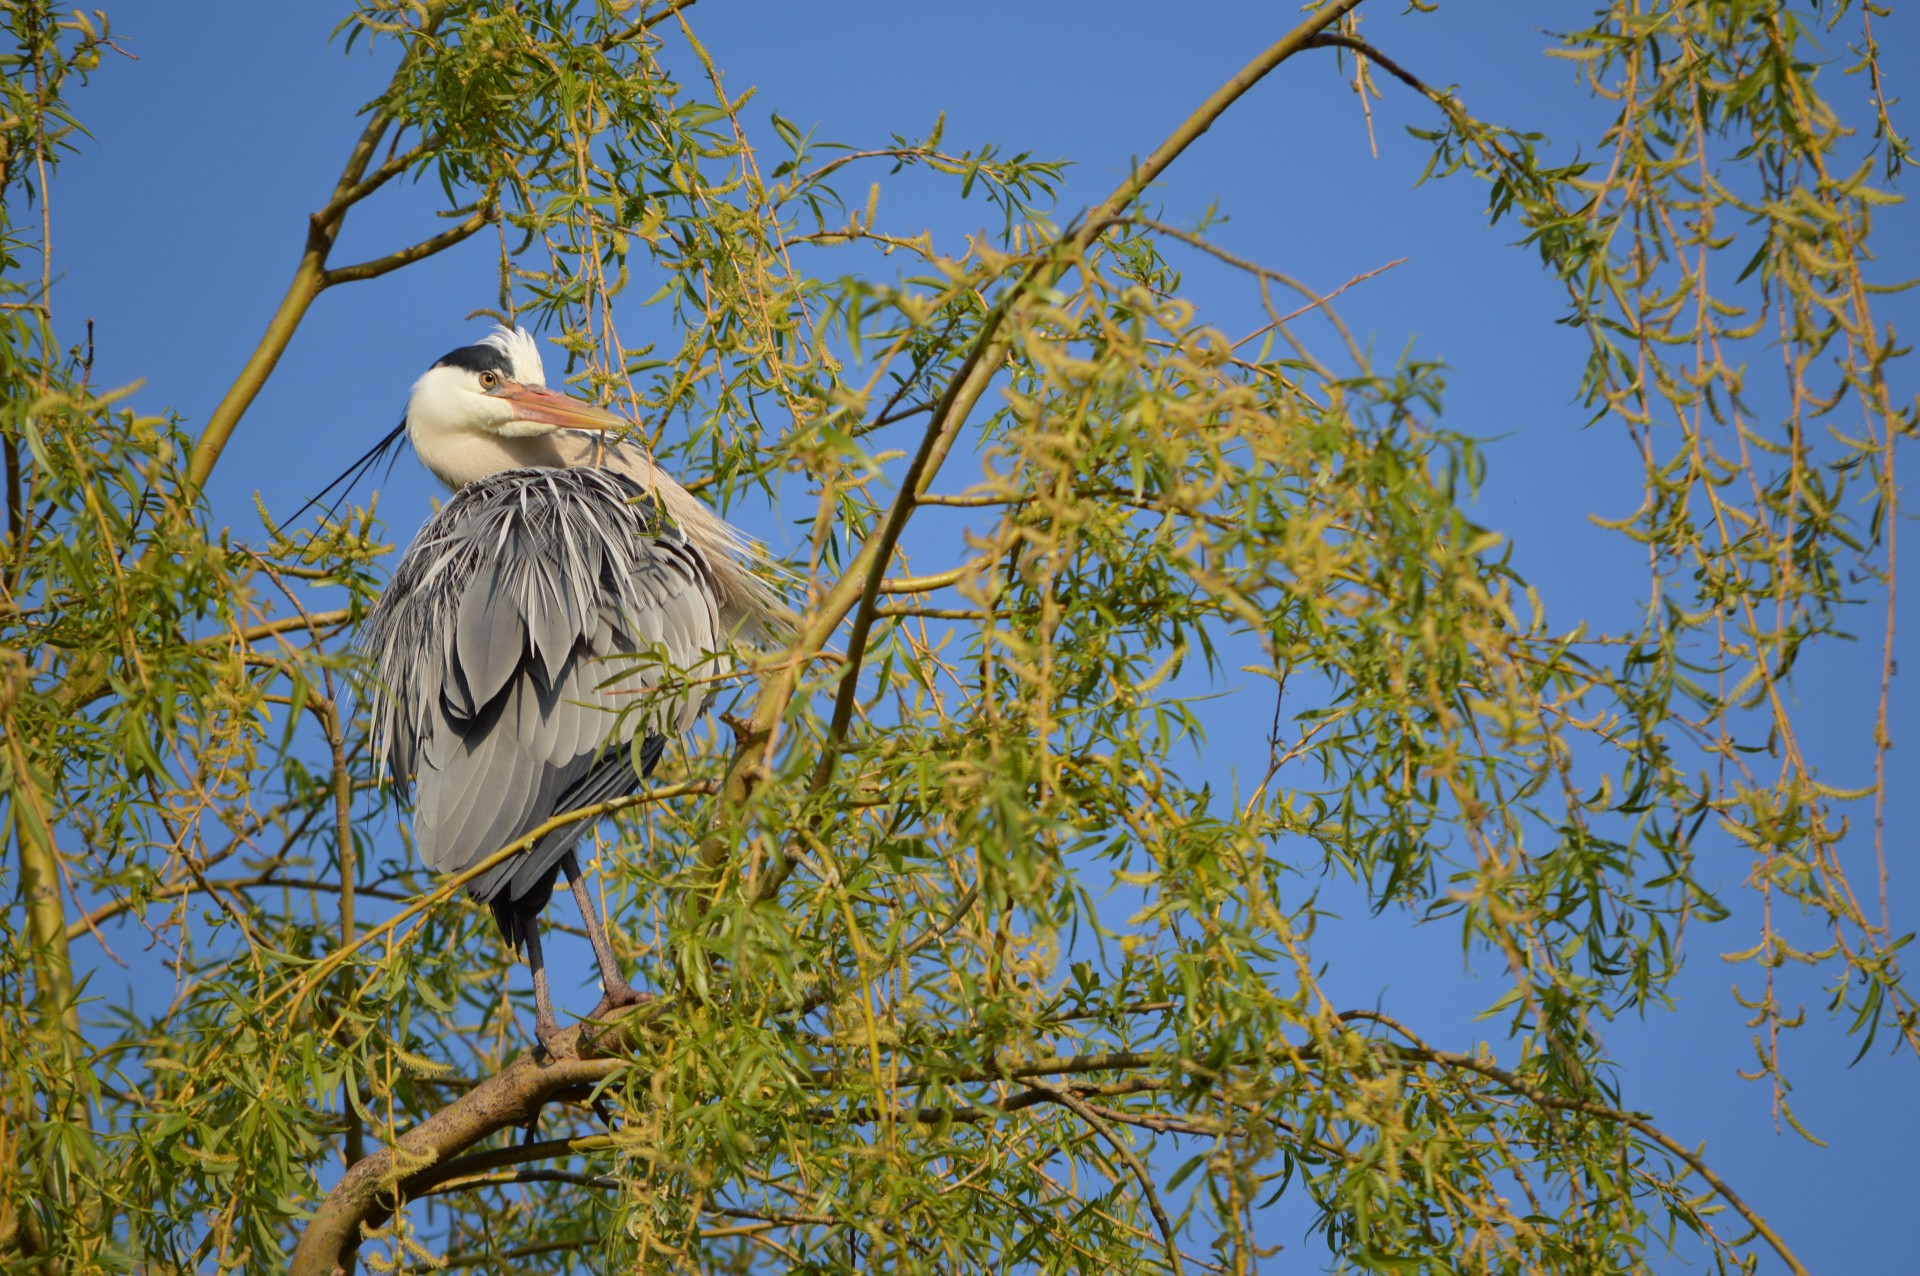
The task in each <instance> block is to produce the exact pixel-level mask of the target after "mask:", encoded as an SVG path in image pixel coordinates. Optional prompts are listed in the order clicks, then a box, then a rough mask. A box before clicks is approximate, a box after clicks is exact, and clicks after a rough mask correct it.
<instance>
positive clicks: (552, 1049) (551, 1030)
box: [533, 1015, 560, 1061]
mask: <svg viewBox="0 0 1920 1276" xmlns="http://www.w3.org/2000/svg"><path fill="white" fill-rule="evenodd" d="M533 1036H534V1040H535V1041H536V1042H537V1043H538V1044H539V1047H540V1053H541V1054H543V1055H545V1056H546V1057H547V1059H548V1060H549V1061H552V1060H554V1059H558V1058H559V1057H560V1051H559V1050H558V1049H557V1047H558V1046H559V1044H560V1025H559V1024H558V1023H556V1022H555V1021H554V1020H553V1018H552V1017H551V1016H544V1015H543V1016H541V1017H540V1018H538V1019H535V1020H534V1024H533Z"/></svg>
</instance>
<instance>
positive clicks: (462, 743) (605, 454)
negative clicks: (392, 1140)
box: [360, 325, 782, 1054]
mask: <svg viewBox="0 0 1920 1276" xmlns="http://www.w3.org/2000/svg"><path fill="white" fill-rule="evenodd" d="M628 427H629V423H628V422H627V421H626V420H624V419H623V418H621V417H619V416H617V415H615V414H614V413H612V412H610V411H607V410H606V409H604V408H601V407H598V406H595V405H593V404H590V403H586V402H583V401H581V400H579V399H575V398H572V397H570V396H568V395H565V394H561V393H558V392H556V391H554V390H550V389H548V388H547V386H546V375H545V372H544V369H543V367H542V364H541V359H540V349H539V346H538V344H537V343H536V342H535V340H534V338H533V336H532V334H530V333H528V332H527V331H526V329H524V328H520V327H512V328H509V327H506V326H504V325H503V326H501V327H498V328H496V329H495V330H494V331H492V332H490V333H489V334H487V335H486V336H485V337H483V338H481V339H480V340H479V341H478V342H476V343H474V344H472V345H467V346H461V347H459V348H458V349H456V350H453V351H451V352H450V353H448V354H447V355H445V356H443V357H442V358H441V359H439V360H438V361H437V362H435V363H434V364H433V366H432V367H430V368H428V369H427V371H426V373H425V374H424V375H422V376H421V377H420V378H419V380H417V381H415V382H414V384H413V388H412V390H411V392H410V394H409V396H408V399H407V409H406V416H405V418H404V420H403V421H402V422H401V428H402V429H404V431H405V434H406V437H407V438H408V440H409V441H410V442H411V443H412V445H413V450H414V453H415V454H416V455H417V456H418V458H419V459H420V461H421V462H422V463H423V464H424V465H425V467H426V469H427V470H428V471H429V472H430V473H432V474H433V475H434V476H435V477H436V478H438V479H439V480H440V481H441V482H442V483H444V484H445V485H446V486H447V487H449V488H451V489H452V490H453V495H452V497H451V498H450V499H448V500H447V501H446V503H445V504H444V505H442V506H441V508H440V509H439V511H438V512H437V513H435V514H434V515H433V516H432V517H431V518H430V519H429V520H428V521H427V523H426V525H425V526H424V527H422V528H421V530H420V532H419V534H418V535H417V536H416V537H415V538H414V540H413V543H412V544H411V545H410V546H409V547H408V549H407V551H406V553H405V554H404V555H403V556H402V558H401V561H400V564H399V566H398V567H396V568H395V570H394V573H393V576H392V578H391V580H390V581H389V582H388V584H387V587H386V589H385V590H383V591H382V593H381V595H380V597H379V599H378V600H377V601H376V602H375V604H374V606H373V607H372V608H371V609H370V610H369V612H368V615H367V618H366V621H365V623H364V625H363V626H362V632H361V638H360V644H361V646H362V648H363V650H364V652H365V654H366V656H367V664H368V666H369V668H370V672H371V677H372V679H373V684H374V685H373V688H372V690H371V692H370V695H369V698H370V700H371V704H370V707H369V716H370V719H371V724H370V726H371V731H370V742H371V751H372V755H373V761H374V765H375V768H376V770H377V772H379V773H381V774H383V775H384V777H385V778H386V780H387V782H388V783H389V785H390V786H391V787H392V788H393V789H394V791H395V792H396V793H397V794H398V795H399V797H400V798H401V799H402V800H403V801H405V800H408V799H411V802H412V805H413V839H414V845H415V847H416V849H417V851H418V853H419V855H420V858H421V859H422V860H423V861H424V862H425V863H426V865H427V866H428V867H429V868H431V869H433V870H435V871H437V872H440V873H459V872H462V871H464V870H467V869H469V868H471V867H473V866H474V865H476V864H478V863H480V862H481V861H482V860H483V859H485V858H486V857H488V856H490V855H492V854H493V853H494V852H496V851H498V850H499V849H501V848H502V847H505V846H508V845H509V844H511V843H514V842H515V841H521V842H523V845H521V846H520V847H519V848H518V849H517V850H516V851H515V852H514V853H513V854H512V855H511V856H509V857H507V858H506V859H504V860H502V861H501V862H500V863H499V864H497V865H495V866H493V867H491V868H489V869H487V870H486V871H484V872H482V873H481V874H479V875H478V876H477V877H475V878H474V879H473V880H472V881H471V882H469V883H468V884H467V890H468V892H469V894H471V895H472V896H473V897H474V898H475V899H478V900H480V901H482V902H484V903H486V904H487V905H488V906H489V907H490V908H491V909H492V912H493V918H494V921H495V923H496V924H497V926H498V928H499V930H500V933H501V936H502V938H503V939H504V940H505V941H506V943H507V945H508V948H509V951H510V952H511V953H513V954H515V955H518V954H520V953H522V952H524V954H525V956H526V961H527V965H528V966H529V967H530V969H531V971H532V974H533V990H534V1025H535V1026H534V1031H535V1036H536V1037H537V1039H538V1041H539V1043H540V1045H541V1047H542V1048H543V1049H545V1050H546V1051H547V1052H548V1053H549V1054H552V1053H553V1052H554V1049H555V1046H556V1044H557V1043H556V1037H557V1034H558V1033H559V1031H560V1029H559V1025H558V1021H557V1020H556V1019H555V1016H554V1013H553V1005H552V998H551V995H550V993H549V990H548V985H547V974H546V965H545V962H544V960H543V958H542V954H541V945H540V917H541V914H542V912H543V911H544V909H545V908H546V905H547V903H548V901H549V899H550V898H551V896H552V894H553V887H554V881H555V879H556V877H558V876H560V875H562V874H564V875H565V876H566V878H567V882H568V885H569V887H570V888H571V890H572V892H573V895H574V898H575V899H576V900H577V901H578V903H579V906H580V912H581V915H582V917H583V919H584V921H585V923H586V930H587V938H588V940H589V941H590V942H591V943H592V945H593V951H594V957H595V959H596V961H597V962H598V964H599V968H600V980H601V988H602V995H601V998H600V1001H599V1004H597V1005H596V1006H595V1007H594V1009H593V1010H592V1011H591V1012H590V1013H589V1015H588V1016H587V1017H588V1018H589V1019H598V1018H600V1017H602V1016H604V1015H606V1014H607V1013H609V1012H611V1011H612V1010H615V1009H617V1008H619V1007H622V1006H628V1005H634V1004H637V1003H639V1002H641V1001H644V1000H646V998H645V997H644V996H643V995H642V994H641V993H639V992H637V991H636V990H635V989H634V988H633V986H632V985H631V984H630V983H628V982H627V980H626V978H625V977H624V976H623V975H622V973H621V971H620V966H619V963H618V962H617V961H616V960H615V959H614V956H613V952H612V950H611V948H610V947H609V945H608V942H607V937H606V931H605V928H604V927H603V926H602V925H601V921H600V917H599V915H598V913H597V911H596V910H595V908H594V906H593V902H592V900H591V899H590V898H589V896H588V894H587V890H586V886H585V883H584V882H583V880H582V878H581V871H580V862H579V857H578V855H577V853H576V851H575V844H576V843H577V842H578V841H579V840H580V838H581V837H582V836H583V835H584V833H585V832H586V831H587V829H588V828H589V827H591V825H592V823H593V821H592V820H591V819H583V820H581V821H578V822H575V823H572V824H568V825H564V826H562V827H560V828H557V829H555V830H553V831H550V832H546V833H543V834H541V835H539V836H538V837H532V836H531V835H532V833H533V830H535V829H537V828H539V827H540V826H541V825H542V824H545V823H546V822H548V821H549V820H551V819H552V818H554V817H555V816H559V815H562V814H564V813H566V812H569V811H575V810H579V809H581V808H583V807H587V806H591V805H593V804H595V803H601V802H605V801H607V800H609V799H613V798H618V797H621V796H624V795H627V794H630V793H633V792H636V791H637V790H638V789H639V787H640V785H641V782H642V781H643V780H644V779H645V777H646V776H647V775H649V774H650V773H651V772H652V770H653V768H654V766H655V765H656V764H657V763H658V762H659V760H660V756H661V753H662V752H663V751H664V749H665V747H666V744H667V739H668V737H669V736H670V735H678V734H683V733H685V732H686V731H688V730H689V729H691V728H692V726H693V725H694V723H695V722H696V721H697V719H698V718H699V716H700V714H701V713H702V712H704V711H705V709H706V707H707V705H708V703H709V702H710V701H711V699H712V697H713V688H714V686H715V683H716V682H717V680H719V679H721V678H724V677H726V676H729V675H731V674H732V673H734V672H735V670H736V668H737V662H736V660H735V658H734V656H733V655H732V654H731V652H732V648H733V644H734V643H735V641H747V642H755V641H765V640H766V639H767V638H768V637H769V636H771V635H773V634H775V633H776V632H777V631H778V629H779V627H780V625H781V624H782V613H781V612H780V605H779V600H778V594H777V591H776V590H775V589H774V587H773V586H771V585H770V584H769V583H768V582H767V581H766V580H764V579H763V578H762V576H761V575H759V574H757V573H756V570H755V567H756V564H757V563H763V562H764V557H765V555H764V551H763V550H762V549H761V548H760V547H759V546H758V545H757V543H756V542H754V541H753V540H752V539H750V538H749V537H747V536H746V535H744V534H743V533H741V532H740V531H738V530H736V529H735V528H733V527H731V526H730V525H729V524H728V523H727V522H726V521H725V520H723V519H722V518H721V517H720V516H719V515H718V514H717V513H715V512H714V511H713V510H712V509H710V508H709V507H708V506H707V505H706V504H705V503H703V502H702V501H701V500H700V499H699V498H698V497H696V496H694V495H693V494H691V493H690V492H688V491H687V490H686V488H684V487H682V486H681V485H680V484H679V483H678V482H676V481H675V480H674V479H673V478H672V476H670V475H669V474H667V473H666V472H665V471H663V470H661V469H660V468H658V467H657V466H655V465H654V463H653V459H652V457H651V456H650V455H649V454H648V452H647V450H646V449H645V448H644V447H642V446H640V445H639V444H637V443H634V442H631V441H628V440H626V439H624V438H623V437H620V436H621V435H622V434H624V432H625V431H626V430H627V429H628Z"/></svg>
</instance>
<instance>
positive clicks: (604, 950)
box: [560, 851, 649, 1019]
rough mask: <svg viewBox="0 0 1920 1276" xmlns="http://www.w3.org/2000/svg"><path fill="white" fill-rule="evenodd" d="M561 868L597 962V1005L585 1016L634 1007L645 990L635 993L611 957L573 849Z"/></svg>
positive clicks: (597, 1015) (596, 910)
mask: <svg viewBox="0 0 1920 1276" xmlns="http://www.w3.org/2000/svg"><path fill="white" fill-rule="evenodd" d="M560 871H561V872H563V873H565V874H566V875H567V885H568V886H571V887H572V888H573V898H574V900H575V902H576V903H578V904H579V905H580V916H581V917H582V918H583V919H585V921H586V923H587V942H589V943H591V944H592V945H593V956H594V960H596V961H598V962H599V963H600V988H601V995H600V1004H599V1005H597V1006H595V1007H594V1008H593V1010H592V1011H591V1012H589V1013H588V1015H587V1018H589V1019H598V1018H599V1017H600V1016H601V1015H604V1014H606V1013H607V1012H608V1011H610V1010H618V1009H619V1008H620V1007H621V1006H637V1005H639V1004H640V1003H641V1002H643V1001H647V1000H649V998H648V997H647V996H646V994H645V993H641V992H636V991H635V990H634V987H633V985H632V984H630V983H628V982H627V977H626V976H625V975H623V974H621V973H620V966H619V964H618V963H616V962H615V961H614V960H613V949H612V948H611V947H610V946H609V945H608V943H607V932H606V930H605V929H604V928H602V926H601V925H600V913H599V910H598V909H596V908H594V906H593V900H592V899H590V898H588V896H587V884H586V882H585V881H583V880H581V877H580V860H579V858H578V857H577V856H575V855H574V853H573V852H572V851H568V852H567V854H566V858H565V859H562V860H561V861H560Z"/></svg>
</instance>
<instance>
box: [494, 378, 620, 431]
mask: <svg viewBox="0 0 1920 1276" xmlns="http://www.w3.org/2000/svg"><path fill="white" fill-rule="evenodd" d="M493 397H494V398H496V399H505V400H506V401H507V402H509V403H511V404H513V410H514V415H515V416H517V417H519V418H520V419H521V420H522V421H533V422H536V423H538V424H540V425H551V426H554V427H556V428H558V429H562V430H624V429H626V428H627V425H628V422H627V420H626V419H625V418H624V417H618V416H615V415H614V414H613V413H611V412H609V411H607V410H606V409H605V408H599V407H595V406H594V405H593V404H591V403H583V402H581V401H580V400H579V399H574V398H569V397H568V396H566V395H564V394H559V393H557V392H555V391H553V390H549V389H547V388H545V387H544V386H534V385H521V384H519V383H518V382H515V381H509V382H507V383H506V384H505V385H503V386H501V387H500V388H499V389H498V390H495V391H493Z"/></svg>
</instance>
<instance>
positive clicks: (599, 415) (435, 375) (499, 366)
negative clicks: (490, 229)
mask: <svg viewBox="0 0 1920 1276" xmlns="http://www.w3.org/2000/svg"><path fill="white" fill-rule="evenodd" d="M406 425H407V437H408V438H409V439H411V440H412V442H413V448H414V451H415V453H417V454H418V455H419V457H420V460H421V461H422V463H424V464H425V465H426V467H427V468H428V469H429V470H432V471H433V473H434V474H435V475H436V476H437V477H438V478H439V479H440V480H441V481H442V482H444V483H447V484H448V485H450V486H452V487H464V486H465V485H466V484H468V483H471V482H473V481H474V480H476V479H479V478H484V477H485V476H486V475H488V474H495V473H498V472H499V471H501V470H504V469H513V468H516V467H518V466H523V465H551V464H557V463H561V462H559V461H557V460H556V459H549V457H548V453H549V452H550V451H551V449H550V448H548V447H543V446H542V442H541V441H542V440H544V439H546V438H547V437H548V436H550V435H552V434H554V433H555V432H556V431H559V430H601V431H604V430H620V429H624V428H625V427H626V425H627V422H625V421H623V420H622V419H620V418H619V417H617V416H615V415H614V414H613V413H611V412H608V411H606V410H605V409H603V408H598V407H595V406H594V405H593V404H591V403H583V402H581V401H580V400H579V399H574V398H569V397H568V396H567V395H564V394H560V393H558V392H556V391H553V390H549V389H547V378H546V373H545V371H544V370H543V369H542V368H541V366H540V348H539V347H538V346H537V345H535V344H534V340H533V334H531V333H529V332H528V331H527V330H526V329H525V328H504V327H502V328H496V329H494V331H492V332H491V333H489V334H487V336H485V337H483V338H481V340H480V342H479V344H477V345H471V346H461V347H460V348H459V349H458V350H454V351H452V352H450V353H448V354H447V355H445V356H443V357H442V358H441V359H440V361H439V362H437V363H435V364H434V365H433V366H432V367H431V368H428V369H427V371H426V374H425V375H424V376H422V377H421V378H420V379H419V380H418V381H415V382H414V383H413V393H412V394H411V396H409V398H408V399H407V421H406Z"/></svg>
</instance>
